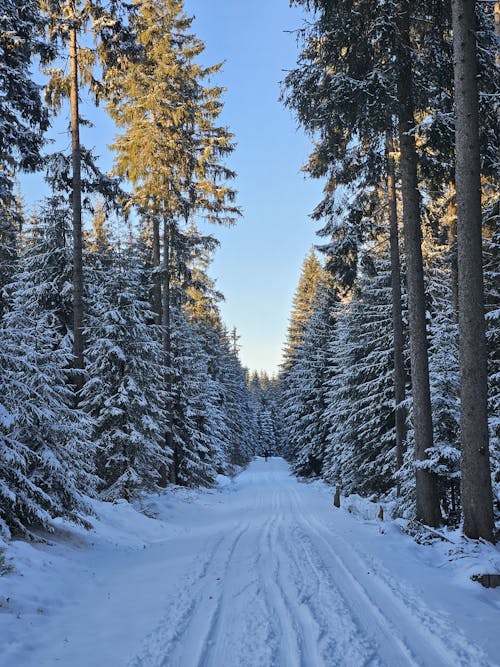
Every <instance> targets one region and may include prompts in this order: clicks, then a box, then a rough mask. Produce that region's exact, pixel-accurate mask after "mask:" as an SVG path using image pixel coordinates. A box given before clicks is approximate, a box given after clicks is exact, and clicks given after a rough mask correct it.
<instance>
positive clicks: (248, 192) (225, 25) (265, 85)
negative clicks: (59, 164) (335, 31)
mask: <svg viewBox="0 0 500 667" xmlns="http://www.w3.org/2000/svg"><path fill="white" fill-rule="evenodd" d="M185 9H186V13H187V14H189V15H194V16H195V22H194V24H193V30H194V32H195V33H196V34H197V35H198V36H199V37H200V38H201V39H202V40H203V41H204V42H205V44H206V51H205V53H204V55H203V60H204V62H206V64H214V63H216V62H219V61H225V64H224V67H223V70H222V73H221V74H220V75H219V76H218V78H217V84H219V85H222V86H224V87H226V88H227V93H226V95H225V98H224V101H225V108H224V113H223V122H224V124H227V125H228V126H229V127H230V129H231V130H232V131H233V132H234V134H235V135H236V137H235V139H236V143H237V147H236V150H235V152H234V153H233V155H232V156H231V158H230V161H229V166H230V167H231V168H232V169H234V170H235V171H236V172H237V174H238V177H237V180H236V184H235V185H236V189H237V190H238V193H239V194H238V203H239V205H240V206H241V207H242V209H243V217H242V219H241V220H240V221H239V223H238V224H237V225H236V226H235V227H232V228H229V229H226V228H224V229H217V228H214V227H211V228H210V231H211V232H212V233H214V234H215V236H217V237H218V238H219V239H220V241H221V246H220V248H219V249H218V251H217V253H216V256H215V258H214V263H213V265H212V268H211V271H210V273H211V275H212V277H214V278H216V279H217V286H218V289H219V290H221V291H222V292H223V293H224V294H225V297H226V300H225V302H224V303H223V304H221V310H222V315H223V319H224V321H225V323H226V324H227V325H228V326H229V327H233V326H235V327H236V328H237V330H238V332H239V334H240V336H241V338H240V345H241V358H242V361H243V363H244V365H245V366H247V367H248V368H250V369H252V370H267V371H268V372H274V371H276V370H277V367H278V365H279V363H280V359H281V349H282V346H283V343H284V339H285V335H286V329H287V323H288V317H289V314H290V309H291V303H292V297H293V293H294V290H295V287H296V285H297V281H298V278H299V273H300V268H301V264H302V261H303V258H304V256H305V255H306V254H307V252H308V250H309V248H310V247H311V245H312V244H313V243H314V242H315V234H314V229H315V227H314V224H313V223H312V222H311V221H310V219H309V218H308V215H309V214H310V212H311V211H312V209H313V208H314V206H315V204H316V203H318V201H319V200H320V197H321V184H320V183H318V182H315V181H311V180H308V179H305V178H304V175H303V174H302V173H301V171H300V168H301V165H302V164H303V162H304V161H305V160H306V158H307V155H308V153H309V150H310V143H309V140H308V139H307V138H306V137H305V136H304V134H303V133H302V131H301V130H297V129H296V123H295V121H294V119H293V118H292V116H291V114H290V112H289V111H288V110H286V109H285V108H284V107H283V106H282V104H281V103H280V102H279V101H278V98H279V93H280V85H279V82H280V81H281V80H282V79H283V77H284V70H286V69H290V68H292V67H293V66H294V64H295V62H296V57H297V47H296V43H295V36H294V35H292V34H290V33H287V32H286V31H287V30H294V29H296V28H298V27H299V26H300V25H301V17H302V13H301V11H300V10H299V9H297V8H296V7H293V8H290V7H289V0H247V1H245V2H244V1H242V0H185ZM84 99H85V96H84ZM82 112H83V115H84V116H86V117H90V118H91V119H92V120H93V121H94V124H95V127H94V128H92V129H90V130H89V129H86V128H84V129H83V132H82V139H83V142H84V144H85V145H86V146H94V147H95V152H96V154H97V155H100V156H101V164H102V167H103V168H105V169H109V168H110V167H111V162H112V155H111V154H110V152H109V150H107V148H106V146H107V145H108V144H109V143H111V141H112V139H113V136H114V127H113V123H112V122H111V120H110V119H109V118H107V117H106V116H105V115H104V112H101V111H99V110H96V109H95V107H93V105H91V104H90V105H85V104H84V105H83V108H82ZM66 130H67V119H66V118H65V117H64V116H63V117H61V118H60V119H58V121H57V123H56V124H55V127H54V130H53V132H52V135H53V136H55V137H56V138H57V145H58V147H61V146H64V145H67V146H68V148H69V145H70V140H69V135H68V134H67V131H66ZM22 181H23V184H22V190H23V194H24V196H25V200H26V203H27V204H28V205H31V204H32V203H33V202H34V201H35V200H37V199H39V198H40V197H41V196H42V194H43V192H42V189H43V186H42V185H41V183H40V177H39V176H38V177H35V176H29V177H23V179H22Z"/></svg>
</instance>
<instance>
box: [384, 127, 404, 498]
mask: <svg viewBox="0 0 500 667" xmlns="http://www.w3.org/2000/svg"><path fill="white" fill-rule="evenodd" d="M386 156H387V194H388V197H389V239H390V249H391V299H392V330H393V344H394V398H395V403H396V407H395V419H396V464H397V467H398V470H399V469H400V468H401V466H402V465H403V456H404V451H405V448H406V447H405V443H406V409H405V407H404V406H402V405H401V404H402V403H403V401H404V400H405V365H404V337H403V303H402V298H401V263H400V259H399V233H398V211H397V201H396V176H395V166H394V141H393V137H392V130H390V131H388V132H387V135H386ZM399 491H400V485H399V484H398V495H399Z"/></svg>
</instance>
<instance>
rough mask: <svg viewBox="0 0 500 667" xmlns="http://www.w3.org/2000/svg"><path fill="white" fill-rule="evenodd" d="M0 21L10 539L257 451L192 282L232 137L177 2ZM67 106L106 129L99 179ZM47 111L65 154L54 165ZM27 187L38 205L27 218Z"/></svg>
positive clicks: (0, 503) (2, 330)
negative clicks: (43, 194)
mask: <svg viewBox="0 0 500 667" xmlns="http://www.w3.org/2000/svg"><path fill="white" fill-rule="evenodd" d="M0 17H1V19H0V23H1V38H0V39H1V67H0V77H1V78H0V81H1V89H2V95H1V97H0V118H1V121H0V123H1V125H0V156H1V158H0V159H1V164H0V202H1V204H0V216H1V219H0V244H1V250H0V252H1V256H0V271H1V272H0V315H1V325H0V340H1V346H0V385H1V387H2V390H1V395H0V533H1V535H2V537H3V538H4V539H7V538H9V537H10V536H11V535H14V536H30V535H33V530H34V529H40V528H48V527H49V523H50V520H51V519H53V518H54V517H67V518H70V519H71V520H74V521H77V522H82V523H84V524H88V519H87V513H88V509H89V508H88V506H87V504H86V498H88V497H95V496H98V497H100V498H102V499H104V500H109V501H116V500H117V499H131V498H133V497H135V496H137V494H139V493H141V492H144V491H151V490H154V489H159V488H162V487H165V486H166V485H167V484H170V483H174V484H180V485H186V486H197V485H206V486H211V485H213V484H214V483H215V479H216V475H217V474H218V473H229V472H230V471H231V470H232V469H233V468H234V467H235V466H242V465H245V464H246V463H248V461H249V460H250V458H251V457H252V456H253V453H254V452H255V451H256V450H257V449H258V448H259V446H261V445H260V444H259V414H260V413H259V410H260V407H259V401H260V397H259V395H258V392H257V393H255V392H254V393H252V391H251V387H250V378H248V377H247V375H248V374H247V372H246V371H245V369H243V368H242V366H241V363H240V361H239V358H238V335H237V333H236V332H235V331H228V330H227V328H226V327H225V326H224V324H223V323H222V321H221V318H220V313H219V310H218V303H219V301H220V299H221V298H222V295H220V294H219V293H218V291H217V289H216V287H215V284H214V282H213V281H212V280H211V279H210V278H209V277H208V274H207V268H208V266H209V264H210V259H211V256H212V253H213V252H214V250H215V248H216V246H217V241H216V239H215V238H214V237H213V236H212V235H211V234H209V233H206V232H205V231H200V225H203V222H204V221H205V220H208V221H209V222H211V223H214V224H221V225H230V224H232V223H234V222H235V220H236V219H237V218H238V216H239V215H240V211H239V209H238V206H237V204H236V203H235V192H234V190H233V189H232V187H231V185H230V183H231V180H232V179H233V177H234V173H232V172H231V171H230V170H229V169H228V168H227V167H226V166H225V158H226V157H227V156H228V154H230V153H231V151H232V150H233V147H234V146H233V137H232V134H231V133H230V131H229V130H228V128H226V127H224V126H223V125H221V124H220V123H219V122H218V119H219V116H220V113H221V110H222V92H223V91H222V88H220V87H218V86H215V85H213V84H212V83H210V80H211V79H212V77H213V75H215V74H216V73H217V71H218V70H219V68H220V65H214V66H213V67H211V68H203V67H201V66H200V65H199V64H198V63H197V58H198V56H199V55H200V53H201V52H202V51H203V49H204V44H203V42H202V41H201V40H200V39H198V38H197V37H196V35H195V34H194V33H193V32H192V30H191V23H192V19H190V18H188V17H187V16H186V15H185V13H184V11H183V4H182V2H181V1H179V0H171V1H170V0H169V1H168V2H158V1H156V0H150V1H149V0H148V1H146V2H140V3H135V4H134V5H129V4H127V3H121V2H117V3H111V4H107V3H100V2H97V3H94V2H82V3H74V2H63V3H52V2H49V3H41V5H40V6H39V4H38V3H37V2H36V1H35V0H34V1H30V2H17V0H14V1H11V0H7V1H6V2H3V0H2V4H1V8H0ZM35 68H39V70H40V71H37V70H36V69H35ZM40 81H43V84H41V83H40ZM83 89H85V90H86V91H87V92H88V93H89V94H91V95H92V96H93V98H94V99H95V103H96V104H100V105H102V106H103V107H104V108H105V110H106V111H107V113H108V114H109V115H110V117H111V118H112V119H113V120H114V122H115V124H116V127H117V135H116V137H115V139H114V143H113V147H112V148H113V151H114V168H113V173H112V174H111V175H110V174H105V173H102V171H100V169H99V166H98V163H97V160H96V156H95V155H93V153H92V151H90V150H88V149H87V148H86V147H85V146H84V145H83V144H82V143H81V141H80V130H81V128H82V127H83V126H86V124H87V125H88V122H87V121H86V120H85V118H83V117H82V115H81V113H80V111H79V97H80V94H81V91H82V90H83ZM57 114H67V121H68V123H69V126H70V133H71V144H70V149H69V150H67V151H60V152H51V150H50V149H51V135H50V131H51V123H52V122H53V119H54V118H55V117H56V115H57ZM102 149H103V150H105V149H106V147H105V146H102ZM23 171H40V172H41V173H44V174H45V177H46V181H47V184H48V186H49V188H50V194H49V196H48V197H47V198H46V199H45V201H43V202H42V204H41V205H40V207H39V208H37V209H36V210H34V211H30V212H28V211H26V210H25V207H24V206H23V193H22V191H21V190H20V188H19V180H18V176H19V174H20V173H21V172H23ZM257 384H258V383H257ZM254 385H255V382H254ZM262 446H264V445H262Z"/></svg>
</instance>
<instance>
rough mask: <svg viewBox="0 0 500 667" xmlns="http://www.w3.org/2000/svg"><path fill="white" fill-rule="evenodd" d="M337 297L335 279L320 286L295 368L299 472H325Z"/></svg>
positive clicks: (296, 464)
mask: <svg viewBox="0 0 500 667" xmlns="http://www.w3.org/2000/svg"><path fill="white" fill-rule="evenodd" d="M337 299H338V296H337V291H336V289H335V288H334V287H333V285H332V284H331V281H330V283H327V284H321V285H320V286H319V287H318V291H317V297H316V301H315V304H314V310H313V313H312V315H311V317H310V318H309V320H308V322H307V326H306V330H305V332H304V338H303V342H302V345H301V346H300V348H299V350H298V352H297V361H296V363H295V364H294V368H293V372H294V374H295V375H296V380H297V381H298V382H296V385H297V389H298V391H299V392H300V394H299V395H298V396H297V398H298V399H299V404H300V405H301V409H300V410H299V411H297V412H296V414H295V418H294V423H293V425H292V424H291V425H290V426H291V427H292V428H293V429H294V431H295V434H294V436H293V437H294V440H295V442H296V445H295V452H294V457H293V461H292V463H293V469H294V471H295V472H296V473H297V474H299V475H305V476H310V475H321V473H322V469H323V463H324V454H325V451H324V450H325V446H326V436H327V428H328V426H327V422H326V420H325V408H326V393H327V385H326V376H327V372H328V350H329V344H330V341H331V338H332V330H333V327H334V319H333V313H334V307H335V303H336V301H337ZM290 430H291V429H290Z"/></svg>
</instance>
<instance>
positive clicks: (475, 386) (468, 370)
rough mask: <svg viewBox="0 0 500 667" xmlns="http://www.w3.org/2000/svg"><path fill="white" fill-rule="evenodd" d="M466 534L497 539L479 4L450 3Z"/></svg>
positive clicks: (471, 1)
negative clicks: (484, 245)
mask: <svg viewBox="0 0 500 667" xmlns="http://www.w3.org/2000/svg"><path fill="white" fill-rule="evenodd" d="M452 19H453V51H454V72H455V116H456V124H455V143H456V168H455V183H456V191H457V245H458V301H459V306H458V329H459V342H460V399H461V444H462V468H461V475H462V477H461V490H462V507H463V512H464V533H465V535H467V537H470V538H473V539H477V538H479V537H482V538H484V539H486V540H490V541H493V495H492V490H491V473H490V462H489V445H488V407H487V394H488V371H487V351H486V337H485V322H484V290H483V257H482V230H481V223H482V220H481V217H482V216H481V172H480V166H481V164H480V152H479V102H478V90H477V60H476V59H477V56H476V37H475V33H476V16H475V3H474V0H452Z"/></svg>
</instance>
